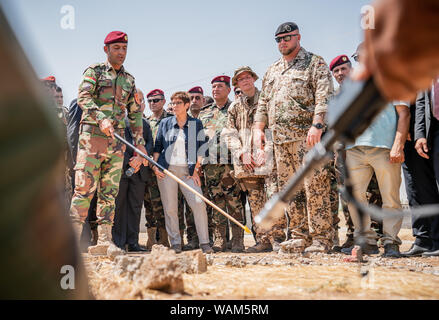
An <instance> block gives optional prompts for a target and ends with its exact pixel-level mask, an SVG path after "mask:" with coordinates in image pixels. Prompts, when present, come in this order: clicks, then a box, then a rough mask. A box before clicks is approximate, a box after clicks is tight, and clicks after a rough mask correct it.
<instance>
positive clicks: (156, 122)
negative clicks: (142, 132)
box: [146, 109, 172, 144]
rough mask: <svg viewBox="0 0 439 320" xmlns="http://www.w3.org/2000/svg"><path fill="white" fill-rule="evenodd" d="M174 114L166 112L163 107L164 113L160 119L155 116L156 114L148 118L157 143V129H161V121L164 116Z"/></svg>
mask: <svg viewBox="0 0 439 320" xmlns="http://www.w3.org/2000/svg"><path fill="white" fill-rule="evenodd" d="M170 116H172V114H170V113H168V112H166V110H164V109H163V113H162V115H161V116H160V118H159V119H156V118H154V115H153V114H151V115H150V116H149V117H148V118H146V120H148V124H149V126H150V127H151V132H152V139H153V140H152V141H153V142H154V144H155V138H156V137H157V130H158V129H159V125H160V121H162V120H163V119H164V118H167V117H170Z"/></svg>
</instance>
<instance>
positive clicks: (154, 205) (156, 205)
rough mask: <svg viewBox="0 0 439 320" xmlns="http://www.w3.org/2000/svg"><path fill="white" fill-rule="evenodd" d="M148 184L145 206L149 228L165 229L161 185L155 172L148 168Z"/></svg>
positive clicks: (144, 200) (144, 199)
mask: <svg viewBox="0 0 439 320" xmlns="http://www.w3.org/2000/svg"><path fill="white" fill-rule="evenodd" d="M148 175H149V176H150V177H151V178H150V179H148V183H147V184H146V188H145V196H144V198H143V204H144V206H145V220H146V227H147V228H164V227H165V212H164V211H163V204H162V200H161V198H160V190H159V185H158V184H157V177H156V176H155V174H154V173H153V171H152V170H151V169H150V168H148Z"/></svg>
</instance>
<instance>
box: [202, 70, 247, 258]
mask: <svg viewBox="0 0 439 320" xmlns="http://www.w3.org/2000/svg"><path fill="white" fill-rule="evenodd" d="M211 83H212V94H213V98H214V100H215V102H214V103H213V104H212V105H208V106H205V107H204V108H203V109H202V110H201V112H200V116H199V119H200V120H201V121H202V123H203V126H204V129H205V132H206V134H207V135H208V137H209V143H208V147H209V157H208V159H205V160H206V161H207V163H205V164H204V165H203V172H204V179H205V183H206V186H207V189H208V194H209V197H210V199H212V201H213V202H214V203H215V204H216V205H217V206H218V207H220V208H221V209H223V210H224V211H226V212H227V213H228V214H229V215H231V216H232V217H234V218H235V219H236V220H238V221H239V222H241V223H243V222H244V208H243V206H242V202H241V194H240V192H241V188H240V187H239V185H238V183H237V182H236V181H235V179H234V177H233V176H232V175H231V171H232V170H233V167H232V165H231V164H230V160H231V158H230V152H229V150H228V148H227V144H226V141H225V137H222V131H223V129H224V128H225V127H226V123H227V115H228V113H227V112H228V109H229V107H230V104H231V101H230V100H229V99H228V95H229V93H230V91H231V89H230V77H227V76H219V77H215V78H214V79H213V80H212V81H211ZM213 225H214V237H215V239H214V240H215V242H214V245H213V248H212V249H213V250H214V251H216V252H219V251H225V249H226V243H227V238H226V233H227V229H228V220H227V218H226V217H225V216H223V215H222V214H220V213H219V212H217V211H215V210H214V212H213ZM243 250H244V232H243V230H242V229H241V227H239V226H237V225H235V224H234V223H232V252H242V251H243Z"/></svg>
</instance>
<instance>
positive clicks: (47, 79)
mask: <svg viewBox="0 0 439 320" xmlns="http://www.w3.org/2000/svg"><path fill="white" fill-rule="evenodd" d="M41 81H48V82H55V81H56V79H55V77H54V76H48V77H46V78H44V79H41Z"/></svg>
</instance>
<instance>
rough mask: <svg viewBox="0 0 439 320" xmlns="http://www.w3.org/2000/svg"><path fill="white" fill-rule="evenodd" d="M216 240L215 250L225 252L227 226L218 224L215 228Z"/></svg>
mask: <svg viewBox="0 0 439 320" xmlns="http://www.w3.org/2000/svg"><path fill="white" fill-rule="evenodd" d="M214 234H215V241H214V243H213V247H212V249H213V251H215V252H224V251H226V243H227V240H226V226H216V227H215V230H214Z"/></svg>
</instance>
